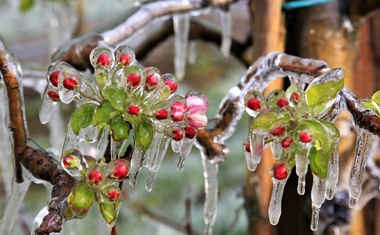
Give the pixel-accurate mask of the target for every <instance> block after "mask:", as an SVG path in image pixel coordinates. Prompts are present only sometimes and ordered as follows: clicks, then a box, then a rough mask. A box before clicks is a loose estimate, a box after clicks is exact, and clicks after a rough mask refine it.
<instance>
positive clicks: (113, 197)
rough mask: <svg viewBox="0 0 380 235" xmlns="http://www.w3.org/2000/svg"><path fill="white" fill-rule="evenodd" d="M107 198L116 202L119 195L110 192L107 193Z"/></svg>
mask: <svg viewBox="0 0 380 235" xmlns="http://www.w3.org/2000/svg"><path fill="white" fill-rule="evenodd" d="M107 197H108V199H109V200H111V201H116V200H118V199H119V197H120V193H119V191H118V190H111V191H109V192H108V193H107Z"/></svg>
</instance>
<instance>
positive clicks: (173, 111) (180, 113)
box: [170, 101, 186, 122]
mask: <svg viewBox="0 0 380 235" xmlns="http://www.w3.org/2000/svg"><path fill="white" fill-rule="evenodd" d="M185 112H186V104H184V103H182V102H181V101H176V102H174V103H173V105H172V107H171V108H170V117H171V118H172V120H173V121H174V122H180V121H182V119H183V117H184V116H185Z"/></svg>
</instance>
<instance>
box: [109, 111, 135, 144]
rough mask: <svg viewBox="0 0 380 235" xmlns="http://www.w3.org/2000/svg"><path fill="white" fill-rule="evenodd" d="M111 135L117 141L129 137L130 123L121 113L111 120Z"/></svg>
mask: <svg viewBox="0 0 380 235" xmlns="http://www.w3.org/2000/svg"><path fill="white" fill-rule="evenodd" d="M109 126H110V131H111V136H112V138H113V139H114V140H116V141H122V140H126V139H128V136H129V131H130V124H129V123H128V122H126V121H125V120H124V118H122V117H121V116H120V115H117V116H115V117H114V118H112V119H111V120H110V121H109Z"/></svg>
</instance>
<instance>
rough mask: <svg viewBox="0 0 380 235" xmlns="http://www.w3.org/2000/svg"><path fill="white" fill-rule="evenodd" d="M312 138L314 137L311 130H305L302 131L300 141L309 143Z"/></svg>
mask: <svg viewBox="0 0 380 235" xmlns="http://www.w3.org/2000/svg"><path fill="white" fill-rule="evenodd" d="M311 140H312V137H311V134H310V133H309V132H306V131H303V132H301V133H300V141H301V142H302V143H309V142H310V141H311Z"/></svg>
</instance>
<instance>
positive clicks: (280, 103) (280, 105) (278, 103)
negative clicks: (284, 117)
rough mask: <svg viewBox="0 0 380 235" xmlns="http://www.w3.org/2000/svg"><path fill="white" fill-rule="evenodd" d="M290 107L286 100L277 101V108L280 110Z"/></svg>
mask: <svg viewBox="0 0 380 235" xmlns="http://www.w3.org/2000/svg"><path fill="white" fill-rule="evenodd" d="M288 105H289V101H288V100H287V99H286V98H280V99H278V101H277V106H278V107H280V108H283V107H286V106H288Z"/></svg>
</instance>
